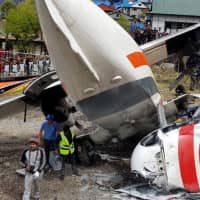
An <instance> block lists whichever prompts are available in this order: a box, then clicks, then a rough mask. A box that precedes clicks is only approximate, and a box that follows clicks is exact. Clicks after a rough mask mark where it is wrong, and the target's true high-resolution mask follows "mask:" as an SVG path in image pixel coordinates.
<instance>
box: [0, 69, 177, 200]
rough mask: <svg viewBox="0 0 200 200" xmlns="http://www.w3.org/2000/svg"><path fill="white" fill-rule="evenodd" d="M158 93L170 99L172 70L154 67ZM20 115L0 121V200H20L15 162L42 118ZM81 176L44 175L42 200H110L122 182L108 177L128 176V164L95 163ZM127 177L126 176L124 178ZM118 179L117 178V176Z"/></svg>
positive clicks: (83, 169) (20, 181) (37, 113)
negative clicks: (63, 178) (59, 176)
mask: <svg viewBox="0 0 200 200" xmlns="http://www.w3.org/2000/svg"><path fill="white" fill-rule="evenodd" d="M153 72H154V74H155V78H156V80H157V81H158V86H159V89H160V92H161V93H162V94H163V96H164V99H166V100H169V99H171V98H173V97H174V91H173V90H172V91H170V90H169V85H170V83H172V82H173V80H174V78H175V77H176V74H175V72H174V71H173V69H165V68H160V67H158V66H155V67H154V68H153ZM23 117H24V116H23V113H20V114H17V115H15V116H12V117H9V118H6V119H4V120H1V121H0V127H1V129H0V200H20V199H21V196H22V193H23V186H24V182H23V181H24V177H23V176H19V175H17V174H16V169H18V168H19V167H20V166H19V159H20V156H21V153H22V152H23V150H24V148H26V147H27V139H28V138H29V137H30V135H32V134H36V133H38V131H39V128H40V125H41V123H42V121H43V120H44V116H43V115H42V113H41V112H40V110H39V108H38V109H33V110H30V111H28V113H27V122H26V123H24V122H23ZM79 170H80V173H81V176H72V175H71V174H70V173H69V174H67V176H66V178H65V180H64V181H61V180H59V179H58V172H47V173H46V174H45V176H44V179H43V180H42V183H41V199H42V200H66V199H69V200H110V199H115V198H114V197H113V193H114V189H115V188H118V187H119V186H120V187H121V186H123V183H124V182H125V181H124V180H123V181H120V179H119V180H118V181H116V180H114V181H110V180H109V179H108V177H113V176H116V175H121V174H122V173H125V174H126V175H127V174H128V172H129V162H128V161H126V162H124V161H121V160H114V161H112V162H108V161H98V162H97V163H96V164H95V165H93V166H91V167H84V166H79ZM127 176H128V175H127ZM106 177H107V179H106ZM119 177H121V176H119Z"/></svg>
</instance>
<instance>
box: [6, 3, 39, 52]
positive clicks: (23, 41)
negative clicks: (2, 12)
mask: <svg viewBox="0 0 200 200" xmlns="http://www.w3.org/2000/svg"><path fill="white" fill-rule="evenodd" d="M5 28H6V33H7V35H8V34H10V35H12V36H14V37H15V38H16V39H17V40H19V41H20V46H21V45H22V46H24V47H25V46H27V45H28V43H30V41H33V40H34V39H36V38H37V37H38V33H39V31H40V24H39V20H38V16H37V11H36V8H35V4H34V3H33V1H32V0H26V1H25V2H23V3H20V4H19V5H18V6H17V7H16V8H15V9H12V10H10V11H9V13H8V16H7V17H6V27H5ZM25 50H26V48H25Z"/></svg>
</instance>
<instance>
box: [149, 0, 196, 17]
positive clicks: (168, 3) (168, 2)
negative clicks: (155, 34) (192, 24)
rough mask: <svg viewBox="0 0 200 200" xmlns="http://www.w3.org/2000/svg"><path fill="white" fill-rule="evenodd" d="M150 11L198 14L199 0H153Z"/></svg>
mask: <svg viewBox="0 0 200 200" xmlns="http://www.w3.org/2000/svg"><path fill="white" fill-rule="evenodd" d="M152 13H155V14H169V15H185V16H200V0H153V3H152Z"/></svg>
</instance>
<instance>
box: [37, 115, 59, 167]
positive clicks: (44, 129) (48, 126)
mask: <svg viewBox="0 0 200 200" xmlns="http://www.w3.org/2000/svg"><path fill="white" fill-rule="evenodd" d="M58 128H59V126H58V123H57V122H56V121H55V120H54V116H53V115H52V114H48V115H47V116H46V121H44V122H43V123H42V125H41V128H40V131H39V134H38V136H39V138H40V141H41V142H42V139H43V144H44V150H45V153H46V158H47V163H46V164H47V167H52V166H50V164H49V154H50V151H55V150H56V137H57V131H58Z"/></svg>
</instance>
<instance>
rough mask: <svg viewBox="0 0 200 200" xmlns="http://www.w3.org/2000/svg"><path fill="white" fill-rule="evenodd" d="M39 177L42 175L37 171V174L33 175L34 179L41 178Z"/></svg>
mask: <svg viewBox="0 0 200 200" xmlns="http://www.w3.org/2000/svg"><path fill="white" fill-rule="evenodd" d="M39 176H40V173H39V172H38V171H36V172H35V173H34V174H33V178H34V179H37V178H39Z"/></svg>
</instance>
